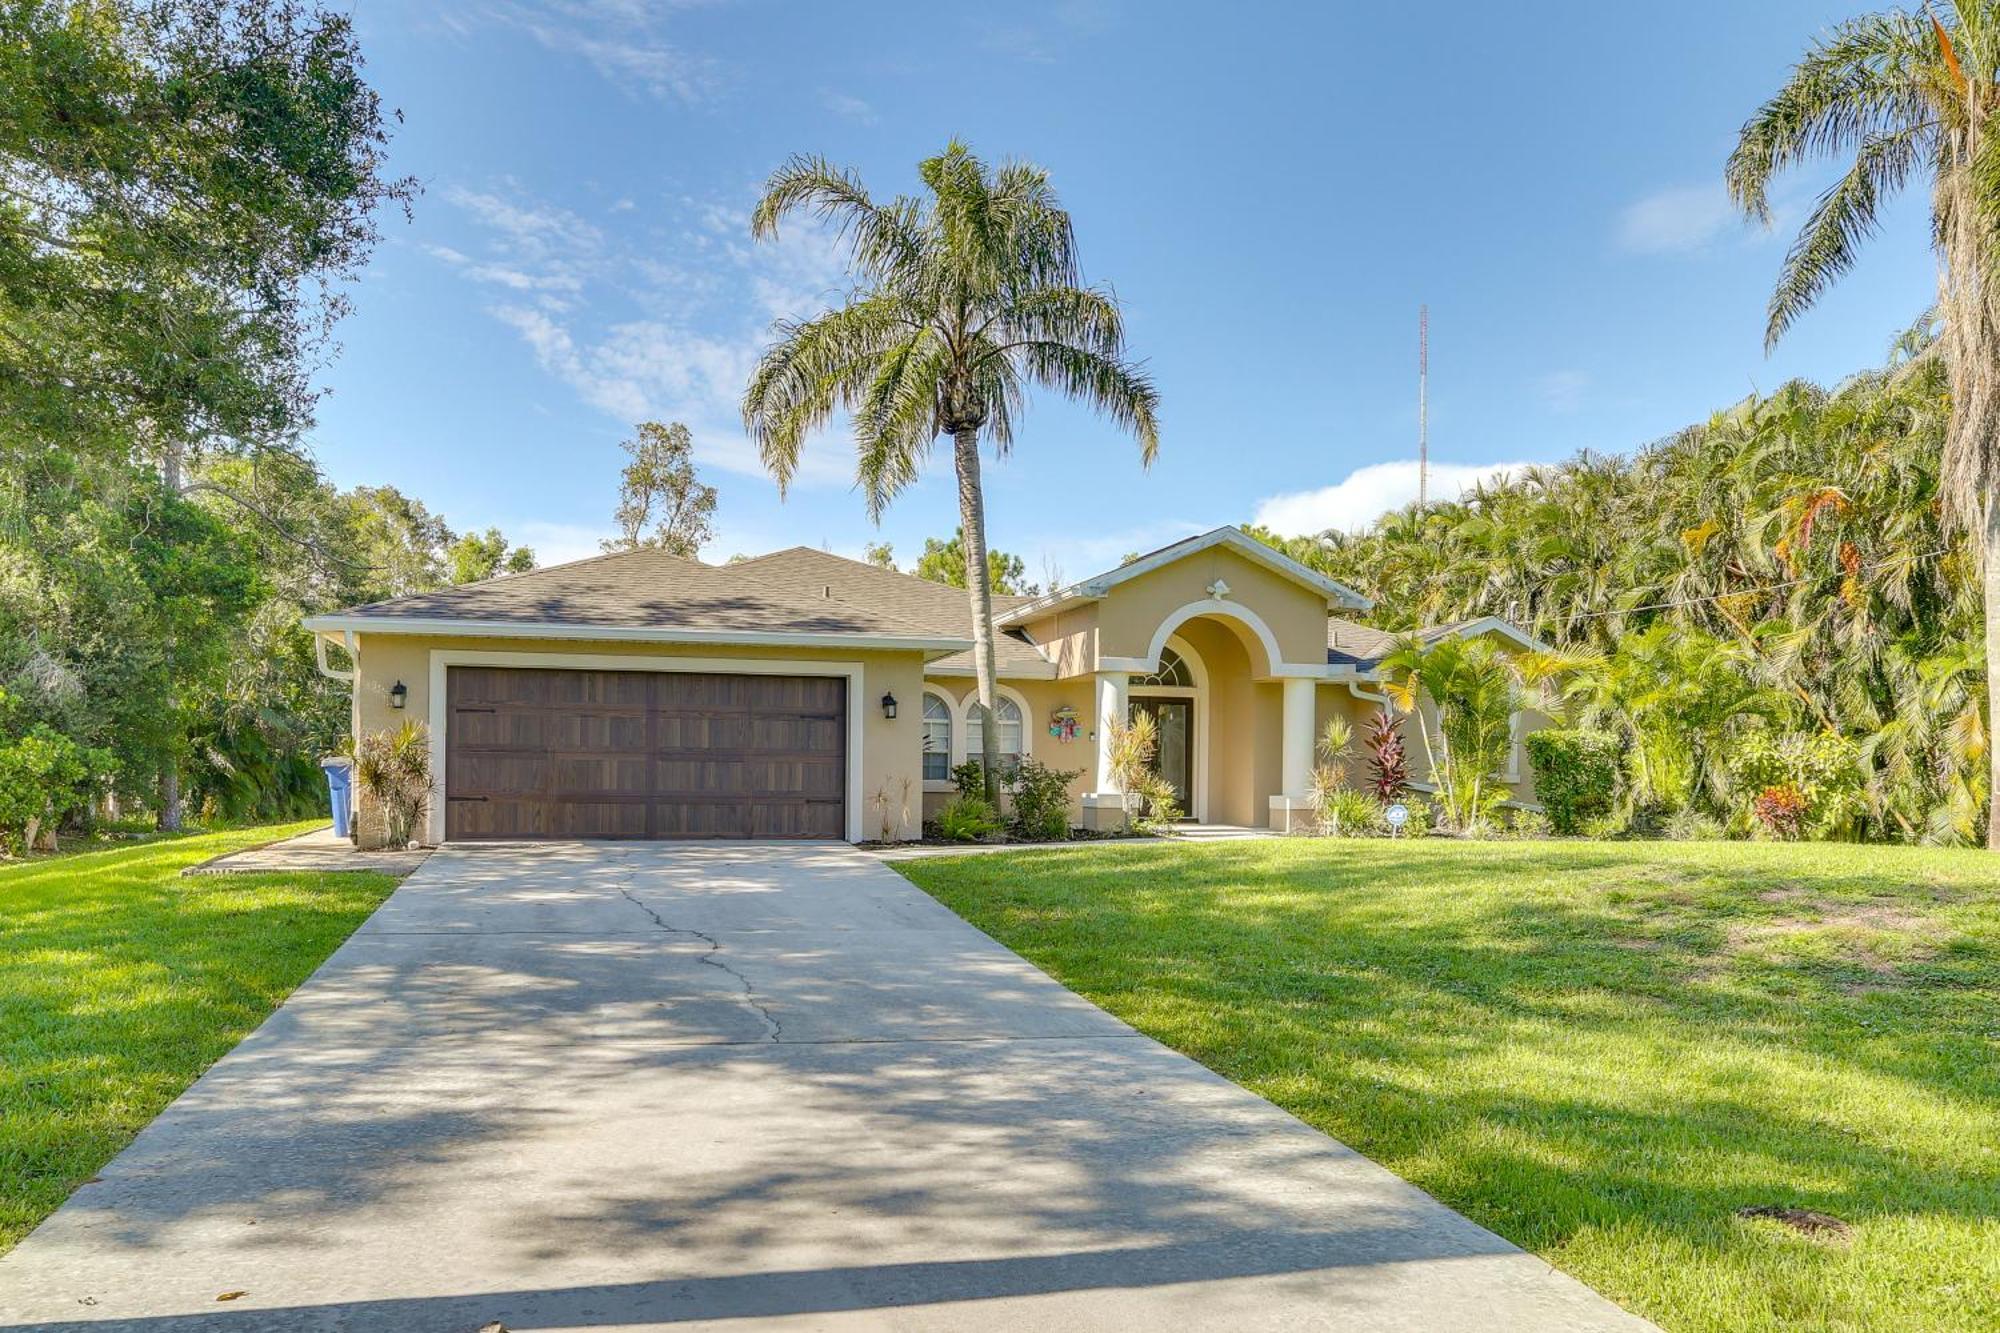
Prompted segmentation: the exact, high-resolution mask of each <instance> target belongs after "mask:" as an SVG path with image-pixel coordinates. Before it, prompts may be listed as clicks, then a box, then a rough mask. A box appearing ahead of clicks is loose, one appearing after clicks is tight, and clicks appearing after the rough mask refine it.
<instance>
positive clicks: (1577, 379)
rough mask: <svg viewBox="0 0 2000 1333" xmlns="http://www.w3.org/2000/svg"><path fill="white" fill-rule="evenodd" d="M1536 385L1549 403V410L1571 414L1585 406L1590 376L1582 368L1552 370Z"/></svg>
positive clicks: (1559, 414) (1564, 414)
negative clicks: (1584, 398)
mask: <svg viewBox="0 0 2000 1333" xmlns="http://www.w3.org/2000/svg"><path fill="white" fill-rule="evenodd" d="M1536 387H1537V388H1539V389H1540V390H1541V393H1542V401H1543V402H1545V403H1547V404H1548V406H1549V411H1551V412H1554V413H1556V414H1557V415H1558V416H1570V415H1573V414H1574V413H1575V412H1576V411H1577V410H1578V409H1580V408H1581V407H1582V406H1583V395H1584V393H1585V392H1586V391H1587V390H1589V388H1590V376H1588V375H1586V374H1584V373H1583V372H1582V371H1580V370H1552V371H1550V372H1549V373H1548V374H1546V375H1544V376H1542V378H1541V381H1540V383H1539V384H1538V385H1537V386H1536Z"/></svg>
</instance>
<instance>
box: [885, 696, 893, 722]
mask: <svg viewBox="0 0 2000 1333" xmlns="http://www.w3.org/2000/svg"><path fill="white" fill-rule="evenodd" d="M882 716H883V717H886V718H888V719H889V720H890V721H891V722H894V721H895V720H896V696H895V695H893V694H885V695H883V696H882Z"/></svg>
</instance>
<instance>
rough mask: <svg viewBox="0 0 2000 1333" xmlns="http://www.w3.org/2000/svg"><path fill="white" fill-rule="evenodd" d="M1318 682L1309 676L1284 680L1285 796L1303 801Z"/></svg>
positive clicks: (1310, 762) (1307, 786)
mask: <svg viewBox="0 0 2000 1333" xmlns="http://www.w3.org/2000/svg"><path fill="white" fill-rule="evenodd" d="M1318 697H1319V682H1317V681H1315V680H1313V679H1312V678H1311V677H1309V676H1287V677H1285V730H1284V737H1285V743H1284V749H1283V751H1282V753H1283V755H1284V762H1283V764H1282V766H1281V772H1282V779H1281V780H1282V781H1283V783H1284V792H1285V795H1287V796H1290V797H1294V798H1298V799H1303V798H1304V797H1305V795H1306V793H1307V792H1309V791H1311V790H1312V769H1313V721H1314V718H1313V712H1314V707H1315V704H1316V702H1317V700H1318Z"/></svg>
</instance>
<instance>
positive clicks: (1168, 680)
mask: <svg viewBox="0 0 2000 1333" xmlns="http://www.w3.org/2000/svg"><path fill="white" fill-rule="evenodd" d="M1131 684H1133V685H1175V686H1179V687H1180V688H1182V689H1188V690H1191V689H1193V688H1194V673H1193V672H1192V671H1189V670H1188V664H1187V663H1186V662H1184V661H1182V660H1181V655H1180V654H1179V653H1177V652H1175V651H1174V650H1173V649H1171V648H1162V649H1160V669H1159V670H1158V671H1155V672H1154V673H1153V674H1152V675H1150V676H1134V677H1132V680H1131Z"/></svg>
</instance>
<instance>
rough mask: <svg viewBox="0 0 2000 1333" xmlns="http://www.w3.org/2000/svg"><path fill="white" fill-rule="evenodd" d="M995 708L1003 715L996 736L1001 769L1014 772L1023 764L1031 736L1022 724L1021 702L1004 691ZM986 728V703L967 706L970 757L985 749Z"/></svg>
mask: <svg viewBox="0 0 2000 1333" xmlns="http://www.w3.org/2000/svg"><path fill="white" fill-rule="evenodd" d="M994 711H995V712H996V713H998V714H999V715H1000V732H999V735H998V736H997V737H996V738H995V739H996V740H997V742H998V744H999V747H1000V771H1001V772H1002V773H1005V774H1008V775H1010V776H1011V775H1012V774H1013V773H1014V772H1015V771H1016V770H1018V769H1019V768H1020V767H1021V755H1022V752H1023V750H1024V748H1025V742H1026V740H1027V733H1026V729H1025V728H1023V727H1022V725H1021V705H1019V704H1017V703H1015V702H1014V701H1013V700H1012V699H1009V698H1008V697H1007V696H1006V695H1004V694H1003V695H1001V696H1000V702H999V703H998V704H996V705H995V706H994ZM985 729H986V706H985V705H984V704H981V703H978V702H977V701H975V702H974V703H973V704H972V705H971V706H970V707H968V708H967V709H966V710H965V757H966V758H967V759H977V758H979V757H980V756H981V755H982V754H984V753H985V746H986V737H985Z"/></svg>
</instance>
